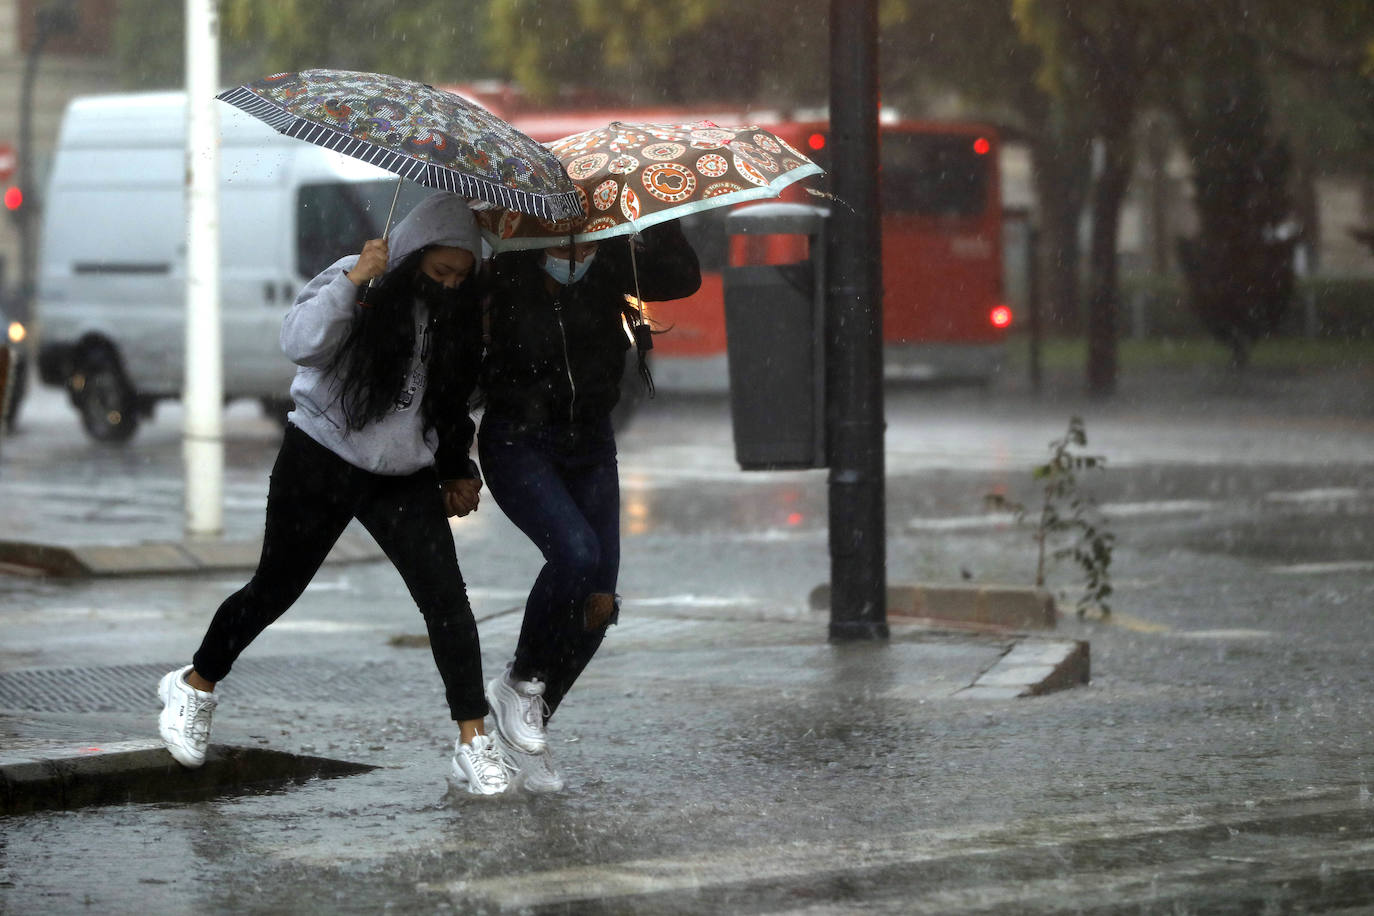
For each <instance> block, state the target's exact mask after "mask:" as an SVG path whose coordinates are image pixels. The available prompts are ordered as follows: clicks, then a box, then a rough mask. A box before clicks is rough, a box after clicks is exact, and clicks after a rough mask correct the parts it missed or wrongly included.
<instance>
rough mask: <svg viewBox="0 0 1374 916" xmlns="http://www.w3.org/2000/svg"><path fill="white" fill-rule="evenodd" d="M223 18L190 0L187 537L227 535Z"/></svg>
mask: <svg viewBox="0 0 1374 916" xmlns="http://www.w3.org/2000/svg"><path fill="white" fill-rule="evenodd" d="M218 91H219V18H218V3H217V0H186V182H187V183H186V366H185V390H184V392H183V395H182V403H183V406H184V407H185V411H186V419H185V426H184V428H183V430H182V456H183V459H184V462H185V481H186V496H185V499H186V532H187V534H190V535H192V536H212V535H218V534H219V533H220V532H221V530H222V529H223V514H224V506H223V502H224V501H223V494H222V490H223V484H224V433H223V424H224V417H223V401H224V356H223V352H222V349H221V345H220V307H219V296H220V287H219V113H218V111H217V110H216V108H215V94H216V93H217V92H218Z"/></svg>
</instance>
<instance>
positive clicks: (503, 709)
mask: <svg viewBox="0 0 1374 916" xmlns="http://www.w3.org/2000/svg"><path fill="white" fill-rule="evenodd" d="M487 703H488V704H489V705H490V706H491V715H492V718H493V719H494V720H495V721H496V730H497V731H498V732H500V734H501V737H503V738H505V739H506V741H507V743H509V744H510V745H512V746H513V747H514V748H515V749H516V750H518V751H523V752H524V753H526V754H542V753H543V752H544V749H545V748H546V747H548V746H549V742H548V735H547V734H546V733H545V731H544V717H545V716H547V715H548V714H549V705H548V704H547V703H545V702H544V682H543V681H541V680H539V679H538V678H535V679H534V680H530V681H512V680H511V679H510V669H509V668H507V669H506V673H505V674H503V675H500V676H498V677H494V678H492V679H491V681H490V682H489V683H488V684H487Z"/></svg>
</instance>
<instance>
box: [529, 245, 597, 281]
mask: <svg viewBox="0 0 1374 916" xmlns="http://www.w3.org/2000/svg"><path fill="white" fill-rule="evenodd" d="M595 257H596V252H594V251H593V252H592V253H591V254H589V255H587V256H586V257H585V258H583V259H582V260H580V261H573V262H572V279H571V280H570V279H568V261H569V259H568V258H555V257H554V256H552V255H548V254H546V255H544V260H542V261H540V262H539V266H540V267H542V268H544V272H545V273H546V274H548V275H549V276H550V277H553V278H554V279H555V280H557V281H558V282H559V283H563V284H569V283H576V282H577V281H578V280H581V279H582V278H583V277H585V276H586V275H587V268H588V267H591V266H592V260H593V259H594V258H595Z"/></svg>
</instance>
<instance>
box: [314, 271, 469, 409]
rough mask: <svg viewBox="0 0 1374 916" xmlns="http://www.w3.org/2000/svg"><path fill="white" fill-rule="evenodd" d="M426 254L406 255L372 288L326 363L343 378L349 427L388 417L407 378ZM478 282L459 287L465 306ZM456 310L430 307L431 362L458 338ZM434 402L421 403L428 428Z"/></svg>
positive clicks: (442, 361) (444, 358)
mask: <svg viewBox="0 0 1374 916" xmlns="http://www.w3.org/2000/svg"><path fill="white" fill-rule="evenodd" d="M424 253H425V249H423V248H422V249H420V250H419V251H415V252H413V253H411V254H409V255H407V256H406V257H405V258H404V259H402V260H401V261H400V262H399V263H398V264H397V265H396V266H395V267H393V268H392V269H391V270H389V271H387V272H386V273H385V274H384V275H383V276H382V277H381V279H380V280H378V282H377V283H376V284H375V285H374V286H373V287H372V289H370V290H368V291H367V305H366V306H365V307H363V308H361V309H360V310H359V312H358V315H357V317H356V318H355V319H354V320H353V326H352V327H351V328H350V329H349V332H348V336H347V337H346V338H344V342H343V343H342V344H341V345H340V346H339V349H338V352H336V353H335V354H334V358H333V359H331V360H330V362H329V364H328V366H327V367H326V371H327V372H328V373H329V374H331V375H333V376H334V377H336V378H337V379H339V399H340V402H341V404H342V406H343V413H344V421H345V423H346V424H347V426H348V428H349V429H350V430H359V429H362V428H363V427H364V426H366V425H367V424H369V423H373V422H376V421H377V420H380V419H381V418H382V417H384V416H386V414H387V412H388V411H390V410H391V409H392V407H393V406H394V405H395V403H396V399H397V398H398V397H399V396H400V394H401V390H402V389H403V388H404V387H405V384H406V382H407V381H408V378H407V376H408V375H409V373H410V363H411V356H412V354H413V353H414V351H415V297H416V287H415V277H416V274H417V273H418V272H419V270H420V259H421V258H422V257H423V256H424ZM475 286H476V284H475V283H473V282H472V280H471V279H469V280H467V281H464V283H463V284H462V286H460V287H459V291H458V296H459V300H460V304H461V307H468V306H470V305H472V304H473V302H472V300H473V297H474V296H475V295H476V293H475ZM360 293H361V291H360ZM433 305H436V306H437V303H435V304H433ZM453 311H455V309H450V308H439V307H431V309H430V315H429V340H430V345H431V348H432V349H431V354H430V359H429V362H430V365H431V366H433V367H438V368H440V369H441V370H442V369H443V368H444V367H445V366H446V365H447V363H448V362H449V361H450V360H451V359H452V354H453V352H454V351H455V349H456V344H455V342H454V340H453V338H454V337H455V333H456V328H457V324H458V322H457V320H456V319H457V316H456V315H453V314H451V312H453ZM429 403H430V399H429V398H426V399H425V402H424V403H423V404H422V410H423V413H424V418H425V426H426V427H430V426H433V425H434V423H433V420H432V418H431V417H430V410H429Z"/></svg>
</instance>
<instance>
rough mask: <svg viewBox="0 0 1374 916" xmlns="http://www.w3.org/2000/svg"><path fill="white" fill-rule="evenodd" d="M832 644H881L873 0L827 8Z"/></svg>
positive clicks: (883, 583)
mask: <svg viewBox="0 0 1374 916" xmlns="http://www.w3.org/2000/svg"><path fill="white" fill-rule="evenodd" d="M830 149H831V157H830V162H831V174H832V183H831V190H832V191H833V192H834V194H835V197H836V198H837V200H836V201H835V202H834V205H833V206H832V207H831V214H830V225H829V229H828V234H827V239H828V241H827V245H828V248H827V252H826V258H827V262H828V264H829V265H830V267H831V268H832V271H831V274H830V276H831V281H830V288H829V290H828V299H829V308H828V309H827V312H828V318H827V322H826V334H827V337H828V339H829V341H830V358H829V359H828V360H827V362H826V373H827V384H826V391H827V393H828V394H827V404H826V414H827V422H828V425H829V430H830V436H829V441H830V455H829V464H830V478H829V483H830V582H831V588H830V638H831V639H832V640H851V639H886V638H887V636H888V627H887V531H886V513H885V511H884V505H883V503H884V499H885V495H884V474H885V469H884V461H883V426H884V420H883V351H882V344H883V306H882V237H881V233H880V221H879V220H880V216H881V213H880V202H879V199H878V12H877V0H831V2H830Z"/></svg>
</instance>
